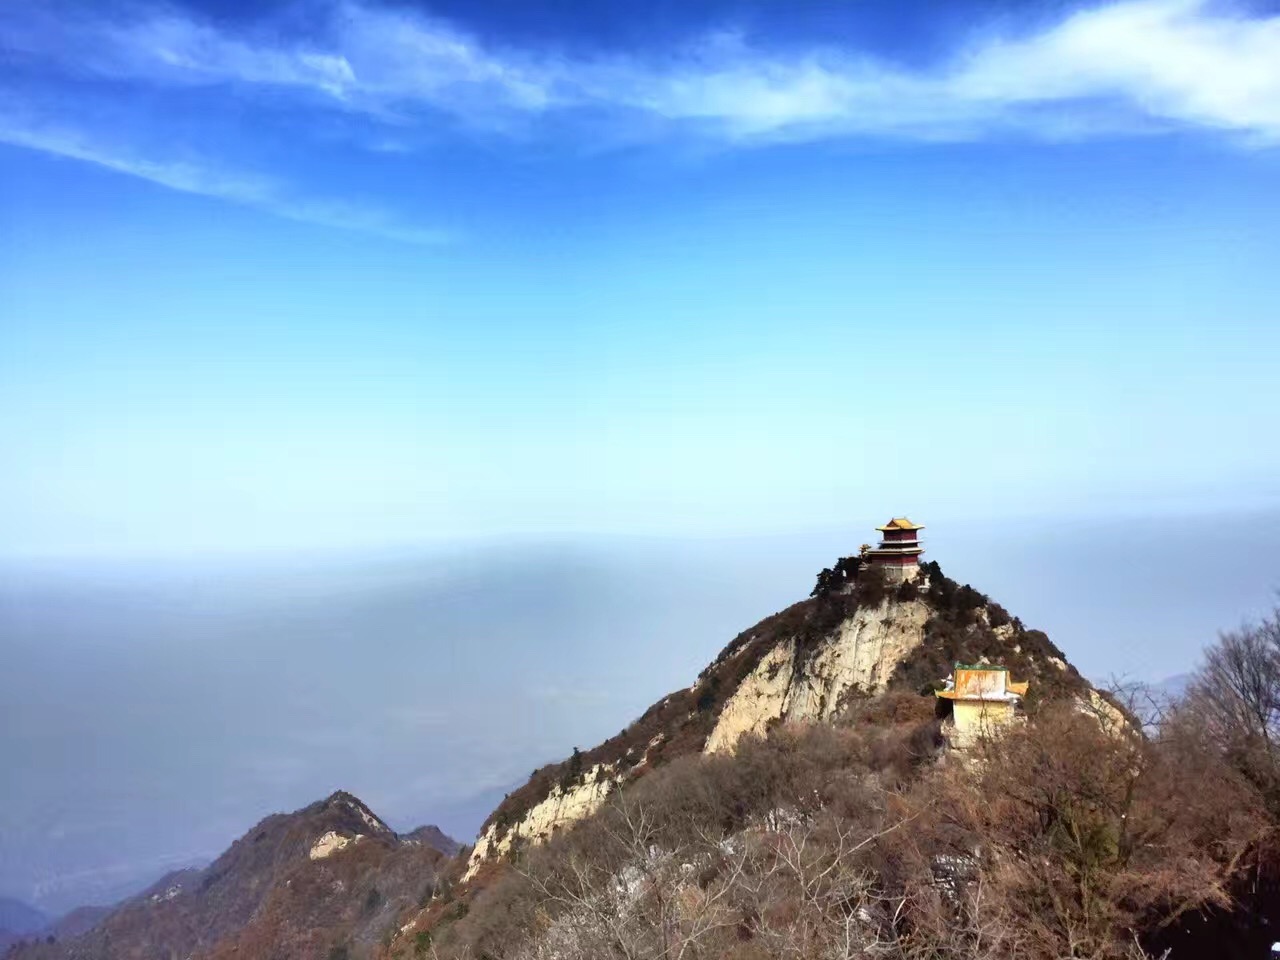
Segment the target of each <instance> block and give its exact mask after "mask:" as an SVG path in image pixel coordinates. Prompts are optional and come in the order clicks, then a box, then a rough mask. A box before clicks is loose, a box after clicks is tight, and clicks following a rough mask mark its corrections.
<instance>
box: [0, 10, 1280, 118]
mask: <svg viewBox="0 0 1280 960" xmlns="http://www.w3.org/2000/svg"><path fill="white" fill-rule="evenodd" d="M323 11H324V15H322V16H317V17H314V18H313V20H315V21H316V22H319V23H321V24H324V25H325V26H323V27H322V29H321V32H320V34H319V35H318V37H316V38H313V39H310V40H306V41H304V40H297V41H286V42H282V41H280V40H279V39H278V38H275V37H271V38H264V37H263V36H249V35H245V36H231V35H228V34H227V33H225V32H223V31H221V30H218V29H216V28H214V27H212V26H210V25H207V24H201V23H197V22H195V21H193V20H191V19H188V18H184V17H182V16H179V15H177V14H174V13H165V14H157V15H154V16H152V17H150V18H145V19H142V20H139V21H136V22H132V23H129V24H110V25H106V24H104V23H102V22H101V21H90V22H83V23H79V24H74V23H73V24H70V25H68V24H67V22H66V18H65V17H64V18H63V22H62V23H61V25H60V27H59V30H60V31H61V32H60V33H59V34H57V38H56V39H57V43H58V44H59V47H58V50H59V51H62V52H63V53H67V52H71V53H73V54H74V55H76V56H77V58H78V59H77V65H78V67H79V68H81V69H89V70H93V71H96V72H99V73H106V74H110V75H113V76H119V77H127V78H134V79H140V80H150V81H155V82H169V83H185V84H231V85H238V86H242V87H262V86H271V87H279V88H291V89H295V90H305V91H308V92H309V93H310V94H312V95H314V96H316V97H318V98H320V99H321V100H322V101H329V102H331V103H333V104H335V105H339V106H341V107H342V108H343V109H349V110H360V111H365V112H368V113H370V114H372V115H375V116H384V117H395V118H396V119H397V121H398V122H401V123H404V122H408V119H409V118H410V117H412V116H413V112H414V110H415V108H423V107H427V108H432V109H435V110H440V111H445V112H448V113H451V114H454V115H455V116H457V117H461V118H464V119H465V120H467V121H468V122H475V123H486V124H500V123H501V122H502V121H503V118H504V117H510V116H512V115H525V116H535V117H536V116H540V115H545V114H549V113H553V112H557V111H573V110H582V109H583V108H590V109H591V110H595V111H598V110H605V111H609V110H612V111H620V112H623V113H629V114H635V115H637V118H638V119H643V120H644V121H645V123H646V124H651V123H652V121H653V120H655V119H656V120H660V121H665V122H667V123H669V124H674V125H676V126H678V127H680V128H691V129H693V130H694V131H697V132H699V133H702V134H705V135H709V136H714V137H719V138H726V139H729V140H732V141H737V142H743V141H748V142H749V141H753V140H760V139H777V138H789V139H796V138H800V139H816V138H825V137H840V136H850V135H874V136H885V137H897V138H910V139H937V138H977V137H981V136H984V135H987V134H990V133H992V132H996V131H1006V130H1009V129H1020V130H1023V131H1025V132H1027V133H1029V134H1032V135H1047V136H1057V135H1061V134H1062V132H1063V131H1067V130H1069V131H1072V132H1073V133H1074V134H1075V135H1086V134H1088V133H1089V132H1098V131H1100V130H1104V129H1105V130H1106V131H1114V130H1115V129H1116V127H1117V124H1120V125H1123V126H1127V127H1128V128H1129V129H1133V130H1141V129H1148V128H1150V127H1151V126H1152V125H1157V126H1161V127H1167V126H1188V127H1211V128H1218V129H1221V130H1226V131H1234V132H1237V133H1239V134H1243V135H1246V136H1249V137H1252V138H1255V139H1257V140H1260V141H1267V142H1272V141H1276V140H1280V17H1269V18H1268V17H1250V16H1246V15H1244V14H1243V13H1237V12H1232V11H1230V10H1227V9H1225V8H1221V7H1216V6H1213V5H1211V4H1210V3H1208V2H1206V0H1127V2H1120V3H1115V4H1111V5H1105V6H1098V7H1091V8H1087V9H1083V10H1079V11H1077V12H1076V13H1073V14H1071V15H1069V16H1067V17H1065V18H1064V19H1062V20H1060V21H1058V22H1057V23H1055V24H1053V25H1050V26H1047V27H1045V26H1042V27H1040V28H1039V29H1038V30H1034V31H1032V32H1029V33H1025V34H1023V35H1021V36H1004V37H987V38H985V39H982V40H974V41H972V42H970V43H969V44H968V45H967V46H964V47H963V48H961V49H960V50H958V51H957V52H956V53H955V54H954V55H953V56H952V57H951V58H949V59H948V60H947V61H945V62H942V63H939V64H937V65H935V66H933V67H932V68H929V69H911V70H909V69H906V68H903V67H900V66H896V65H894V64H891V63H887V62H885V61H883V60H880V59H877V58H875V57H873V56H871V55H869V54H868V53H867V52H865V51H860V50H856V49H847V48H841V47H837V46H832V45H826V46H818V47H814V48H813V49H810V50H808V51H803V52H788V53H778V52H773V51H770V50H768V49H765V48H763V47H760V46H758V45H753V44H751V43H750V42H748V41H746V40H744V39H742V38H738V37H734V36H732V35H726V36H720V37H712V38H709V39H704V40H701V41H699V42H696V43H692V44H691V45H689V46H688V47H686V48H685V49H684V50H682V51H679V53H678V55H675V56H661V57H659V56H656V55H647V56H646V55H636V56H633V57H619V56H612V57H607V58H604V57H584V56H578V57H566V56H556V55H553V54H550V53H548V52H546V51H541V50H529V49H500V48H497V47H493V46H487V45H486V44H484V43H483V42H481V41H480V40H479V39H478V38H476V37H474V36H471V35H469V34H467V33H465V32H463V31H461V30H460V29H458V28H456V27H454V26H451V25H449V24H447V23H443V22H441V21H439V20H434V19H431V18H428V17H425V16H423V15H420V14H417V13H412V12H408V11H405V10H401V9H395V10H393V9H390V8H386V7H380V6H375V5H371V4H366V3H359V2H354V0H352V2H346V3H342V4H340V5H337V6H334V5H328V6H325V7H324V8H323ZM3 27H4V24H0V30H3ZM67 31H71V34H72V36H73V37H74V42H70V41H69V40H68V33H67ZM33 35H34V36H35V37H36V39H34V40H33V39H32V37H33ZM39 35H40V31H32V30H29V31H27V35H26V36H25V37H23V38H21V39H22V40H24V41H25V42H24V43H17V45H18V46H20V47H22V48H23V49H24V50H25V51H26V52H27V53H28V54H32V53H36V54H39V53H41V52H43V53H44V54H45V55H50V56H52V55H56V51H54V50H53V49H51V48H49V47H50V45H49V44H48V43H46V45H45V48H41V44H40V42H39V39H38V37H39ZM10 45H11V46H13V45H14V42H11V44H10Z"/></svg>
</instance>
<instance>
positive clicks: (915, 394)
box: [0, 0, 1280, 556]
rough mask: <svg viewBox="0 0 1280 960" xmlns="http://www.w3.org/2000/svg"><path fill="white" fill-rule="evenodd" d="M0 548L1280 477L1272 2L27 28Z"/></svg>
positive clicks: (208, 15)
mask: <svg viewBox="0 0 1280 960" xmlns="http://www.w3.org/2000/svg"><path fill="white" fill-rule="evenodd" d="M0 58H2V59H0V63H3V71H2V74H3V80H0V191H2V194H0V202H3V206H4V209H5V216H4V218H3V222H2V223H0V443H2V444H3V446H4V448H5V450H6V454H7V456H6V460H7V462H8V464H9V466H8V467H7V468H6V470H4V471H3V472H0V526H2V527H3V528H4V529H5V530H6V531H7V533H6V536H5V541H6V542H5V545H4V551H5V552H6V553H9V554H17V555H33V554H39V555H48V554H57V555H63V554H66V555H82V554H95V555H109V556H111V555H124V554H130V555H132V554H137V553H175V552H176V553H183V554H190V553H207V552H216V551H228V550H244V549H261V548H297V547H308V548H309V547H317V546H320V547H326V548H330V547H332V548H341V547H345V546H351V545H370V544H380V543H388V542H402V541H421V540H441V539H456V538H461V537H477V536H481V537H505V536H513V535H529V536H541V535H545V534H548V533H557V534H558V533H563V532H592V533H600V532H603V533H637V532H645V533H651V532H658V533H663V534H685V533H698V534H702V533H715V534H723V533H734V532H767V531H771V530H787V529H796V528H804V527H807V526H818V525H825V524H829V523H830V522H832V521H833V520H836V519H840V518H845V517H849V516H851V515H855V514H856V515H857V516H858V517H859V524H858V527H859V529H860V528H861V526H862V525H864V524H863V523H862V521H863V520H864V519H865V516H864V515H865V514H870V515H871V516H872V517H873V518H874V517H878V516H879V514H881V513H886V514H887V513H889V512H901V511H911V512H914V513H918V514H921V515H924V516H927V517H928V518H930V519H932V520H934V521H935V522H936V521H937V520H938V519H944V520H945V519H951V518H954V519H957V520H959V519H965V518H974V517H982V516H990V515H992V514H996V513H1016V514H1018V515H1039V516H1065V517H1070V516H1082V515H1095V516H1096V515H1110V514H1129V513H1144V514H1149V513H1153V512H1154V513H1173V514H1177V513H1179V512H1185V511H1188V510H1203V511H1212V510H1219V509H1265V508H1268V507H1271V506H1274V505H1275V503H1276V500H1277V497H1276V491H1277V490H1280V461H1278V460H1277V455H1276V452H1275V449H1274V444H1272V443H1269V442H1266V438H1268V437H1270V436H1271V435H1272V434H1273V433H1274V422H1275V416H1276V413H1277V411H1280V378H1276V377H1275V376H1274V358H1275V356H1276V355H1277V352H1278V351H1280V323H1278V322H1277V315H1276V314H1277V308H1276V304H1277V303H1280V280H1278V279H1277V276H1276V273H1275V269H1274V255H1275V251H1276V250H1277V249H1280V13H1278V12H1277V9H1276V8H1275V7H1274V5H1260V4H1254V5H1245V4H1218V3H1207V2H1206V3H1201V2H1194V0H1150V2H1148V0H1141V2H1121V3H1111V4H1099V5H1084V6H1074V5H1071V4H1062V3H1055V4H1052V5H1043V6H1035V5H1024V4H1001V3H996V2H985V3H976V4H969V3H948V4H937V5H931V4H924V3H908V4H858V5H845V6H841V5H833V4H829V3H824V4H813V5H806V4H799V5H794V4H787V5H785V8H784V6H783V5H773V4H764V3H754V4H742V3H711V2H707V3H661V4H654V5H645V6H644V7H642V8H637V7H636V6H635V5H634V4H622V3H597V4H566V3H558V4H557V3H523V4H507V3H500V2H496V0H495V2H487V3H480V4H463V3H458V2H450V3H441V4H435V5H420V4H412V3H403V2H402V3H386V4H381V3H375V2H361V3H338V2H322V0H303V2H296V3H268V4H249V3H239V4H215V3H211V2H203V3H185V4H184V3H174V4H165V5H162V4H156V3H151V2H146V0H143V2H137V3H133V2H130V3H94V4H88V3H83V4H77V3H67V2H62V0H54V2H50V3H43V4H20V3H10V4H3V5H0Z"/></svg>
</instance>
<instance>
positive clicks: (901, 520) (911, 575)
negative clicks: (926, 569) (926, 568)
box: [862, 517, 924, 583]
mask: <svg viewBox="0 0 1280 960" xmlns="http://www.w3.org/2000/svg"><path fill="white" fill-rule="evenodd" d="M876 529H877V530H879V531H880V533H881V534H882V537H881V540H880V545H879V546H877V547H875V548H874V549H872V548H871V547H870V546H867V545H864V546H863V548H862V556H863V558H864V559H866V560H868V561H870V562H871V563H874V564H875V565H876V566H878V567H880V568H881V569H883V570H884V574H885V579H886V580H887V581H888V582H890V583H901V582H903V581H904V580H913V579H915V576H916V575H917V574H918V573H919V572H920V554H922V553H924V548H923V547H922V546H920V538H919V536H918V534H917V531H919V530H923V529H924V527H923V526H921V525H920V524H918V523H912V522H911V521H910V520H908V519H907V518H906V517H894V518H893V519H892V520H890V521H889V522H888V523H886V524H885V525H884V526H883V527H876Z"/></svg>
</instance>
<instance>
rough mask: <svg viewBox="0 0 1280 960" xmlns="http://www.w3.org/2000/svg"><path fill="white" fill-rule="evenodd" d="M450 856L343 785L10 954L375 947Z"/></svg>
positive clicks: (283, 954)
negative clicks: (202, 862) (409, 834)
mask: <svg viewBox="0 0 1280 960" xmlns="http://www.w3.org/2000/svg"><path fill="white" fill-rule="evenodd" d="M441 836H443V835H441ZM433 839H435V838H434V837H433ZM443 839H444V841H446V842H447V841H448V838H447V837H446V838H443ZM445 859H446V857H445V855H444V854H442V853H441V852H440V851H439V850H438V849H436V847H435V846H433V845H431V844H429V843H425V842H423V840H422V839H421V838H417V839H409V838H402V837H399V836H397V835H396V833H395V832H394V831H393V830H391V828H390V827H388V826H387V825H386V824H385V823H384V822H383V821H382V820H381V819H379V818H378V817H377V816H376V815H375V814H374V813H373V812H372V811H371V810H369V808H368V807H366V806H365V805H364V804H363V803H361V802H360V801H359V800H358V799H357V798H355V797H354V796H352V795H351V794H348V793H344V792H341V791H340V792H338V793H335V794H333V795H332V796H330V797H329V798H327V799H325V800H322V801H319V802H317V803H314V804H311V805H310V806H308V807H305V808H303V809H302V810H298V811H296V812H294V813H290V814H275V815H272V816H270V817H267V818H266V819H265V820H263V821H262V822H260V823H259V824H258V825H257V826H256V827H254V828H253V829H252V830H250V831H249V832H248V833H246V834H245V835H244V836H243V837H241V838H240V839H239V840H237V841H236V842H235V843H233V844H232V845H231V847H230V848H228V849H227V851H226V852H225V853H223V854H222V856H220V857H219V858H218V859H217V860H215V861H214V862H213V863H212V864H210V865H209V866H208V867H207V868H206V869H204V870H183V871H178V872H175V873H172V874H169V875H168V876H166V877H164V878H162V879H161V880H160V881H158V882H157V883H156V884H154V885H152V886H151V887H150V888H148V889H147V890H145V891H143V892H142V893H141V894H139V895H138V896H136V897H133V898H131V899H129V900H127V901H125V902H124V903H123V904H121V905H120V906H119V907H117V908H116V909H114V910H113V911H111V912H110V913H109V914H108V915H107V916H106V917H105V918H104V919H103V920H102V921H101V922H99V923H98V924H96V925H95V926H94V927H93V928H92V929H90V930H89V931H87V932H85V933H82V934H80V935H78V936H74V937H71V938H69V939H65V940H63V941H61V942H55V943H53V944H47V943H38V944H32V945H28V946H25V947H20V948H18V949H17V950H15V952H14V953H12V954H11V955H10V956H11V957H13V958H21V960H37V958H40V960H44V958H48V960H55V958H56V960H73V958H74V960H108V958H109V960H152V958H169V957H175V958H177V957H181V958H186V957H193V958H212V957H232V956H241V957H244V956H248V957H257V956H268V955H270V956H271V957H273V958H278V960H292V958H297V960H304V958H312V957H318V956H325V955H327V953H328V952H329V951H330V950H346V949H347V948H348V946H349V945H351V944H354V943H359V944H364V945H366V948H368V947H371V946H372V944H374V943H376V942H377V941H378V940H379V939H381V938H382V937H384V936H385V935H387V934H388V933H389V932H390V931H391V930H392V929H394V924H395V920H396V917H397V916H399V914H400V913H401V912H403V911H404V910H405V909H406V908H408V907H410V906H411V905H412V904H414V903H416V902H417V901H418V900H419V899H420V898H421V896H422V893H423V890H424V887H426V886H427V885H428V884H429V883H430V882H431V880H432V878H433V877H434V876H435V874H436V871H437V869H438V867H439V865H440V864H441V863H442V862H443V861H444V860H445Z"/></svg>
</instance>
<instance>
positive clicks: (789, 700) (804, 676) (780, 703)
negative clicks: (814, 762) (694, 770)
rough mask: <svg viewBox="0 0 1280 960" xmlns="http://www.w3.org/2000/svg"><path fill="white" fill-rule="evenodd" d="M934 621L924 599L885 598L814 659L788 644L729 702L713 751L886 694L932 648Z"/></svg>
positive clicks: (710, 743) (711, 740)
mask: <svg viewBox="0 0 1280 960" xmlns="http://www.w3.org/2000/svg"><path fill="white" fill-rule="evenodd" d="M928 619H929V608H928V606H927V605H925V604H924V603H922V602H920V601H919V600H911V601H907V602H905V603H904V602H898V601H892V600H885V601H884V602H883V603H881V604H880V605H878V606H875V607H869V608H858V609H857V610H855V611H854V612H853V615H852V616H850V617H849V618H848V619H847V620H844V621H843V622H841V623H840V625H839V626H838V627H837V628H836V629H835V631H834V632H833V633H832V634H831V635H830V637H828V638H826V639H825V640H824V641H823V642H822V643H821V645H820V646H819V647H818V649H817V652H816V654H815V655H814V656H813V657H812V658H810V659H807V660H806V659H802V658H801V657H799V656H797V649H796V645H797V641H796V639H795V638H794V637H792V638H788V639H786V640H783V641H782V642H781V643H780V644H778V645H777V646H776V647H774V648H773V649H772V650H770V651H769V652H768V653H767V654H766V655H765V657H764V659H762V660H761V661H760V663H759V664H758V665H757V666H756V668H755V669H754V670H752V671H751V673H749V674H748V675H747V676H746V677H745V678H744V679H743V680H742V683H740V684H739V685H738V689H737V690H735V691H734V693H733V696H732V697H730V698H729V700H728V702H727V703H725V705H724V708H723V709H722V710H721V711H720V715H719V717H718V718H717V719H716V725H715V728H714V729H713V730H712V731H711V736H710V737H708V738H707V744H706V747H705V748H704V750H705V752H707V753H716V752H719V751H725V750H732V749H733V748H734V747H735V746H736V745H737V743H738V740H740V739H741V738H742V737H743V736H745V735H747V734H761V735H762V734H764V733H766V732H767V731H768V728H769V726H770V725H771V724H773V723H776V722H778V721H781V720H811V721H812V720H830V719H831V718H832V717H833V716H834V715H835V714H836V712H837V711H838V710H839V709H840V707H841V706H843V705H844V704H846V703H847V701H848V698H849V697H850V696H851V695H856V694H859V693H867V694H870V693H879V692H880V691H882V690H883V689H884V688H885V686H886V685H887V684H888V682H889V678H890V676H891V675H892V672H893V670H894V668H895V667H896V666H897V665H898V664H899V663H901V662H902V660H903V659H904V658H905V657H906V656H907V654H909V653H911V652H912V651H913V650H915V649H916V648H917V647H918V646H920V644H922V643H923V642H924V626H925V623H926V622H927V621H928ZM744 653H745V651H742V652H740V653H739V654H738V655H739V656H741V655H743V654H744Z"/></svg>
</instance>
